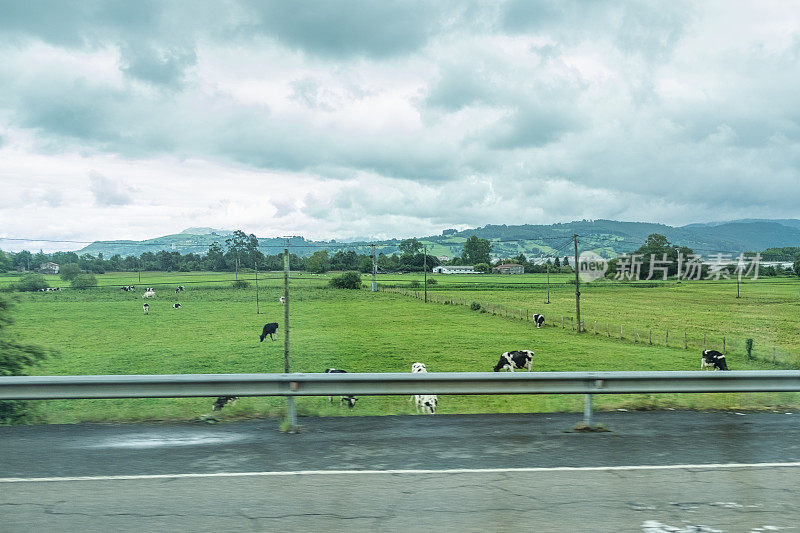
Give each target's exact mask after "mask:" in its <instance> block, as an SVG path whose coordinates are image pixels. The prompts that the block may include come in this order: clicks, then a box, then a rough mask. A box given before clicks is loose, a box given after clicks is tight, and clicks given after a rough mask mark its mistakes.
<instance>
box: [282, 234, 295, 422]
mask: <svg viewBox="0 0 800 533" xmlns="http://www.w3.org/2000/svg"><path fill="white" fill-rule="evenodd" d="M283 300H284V302H283V371H284V373H286V374H288V373H289V239H288V238H287V239H286V248H285V249H284V250H283ZM286 403H287V423H288V426H289V428H288V431H289V432H294V431H295V429H296V428H297V412H296V411H295V408H294V396H287V397H286Z"/></svg>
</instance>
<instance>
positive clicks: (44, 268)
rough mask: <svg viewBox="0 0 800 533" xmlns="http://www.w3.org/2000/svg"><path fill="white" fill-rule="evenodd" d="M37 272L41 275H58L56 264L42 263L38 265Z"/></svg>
mask: <svg viewBox="0 0 800 533" xmlns="http://www.w3.org/2000/svg"><path fill="white" fill-rule="evenodd" d="M39 272H41V273H42V274H58V264H57V263H42V264H41V265H39Z"/></svg>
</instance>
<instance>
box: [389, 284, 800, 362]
mask: <svg viewBox="0 0 800 533" xmlns="http://www.w3.org/2000/svg"><path fill="white" fill-rule="evenodd" d="M544 277H545V276H544V275H542V274H529V275H523V276H486V277H484V276H463V277H460V276H457V275H449V276H444V275H439V276H435V279H436V281H437V283H436V284H435V285H433V286H429V287H428V298H429V301H435V302H439V301H453V302H456V303H459V304H466V305H469V304H470V303H471V302H478V303H480V304H481V305H482V306H483V307H484V308H485V309H487V310H489V311H490V312H493V313H497V314H513V315H515V316H525V313H526V312H527V313H528V316H530V315H532V314H533V313H541V314H544V315H545V317H546V320H547V323H548V324H552V323H553V322H554V321H555V323H556V325H557V326H558V327H561V319H562V317H564V324H565V327H566V328H574V326H575V285H574V283H570V281H573V282H574V277H570V276H567V275H559V276H558V277H555V279H554V276H553V275H551V276H550V280H551V284H550V291H549V292H550V303H547V299H548V296H547V293H548V287H547V284H546V283H543V279H544ZM498 278H502V279H498ZM511 278H514V279H511ZM503 280H505V282H506V283H505V284H503ZM394 285H395V286H396V287H397V288H398V290H401V291H404V292H408V291H413V292H414V293H415V295H416V296H419V297H422V288H420V287H412V286H411V285H412V284H411V282H410V281H408V282H405V283H395V284H394ZM736 296H737V287H736V281H735V280H722V281H720V282H713V281H684V282H682V283H675V282H674V281H670V282H666V283H664V282H659V283H621V282H616V281H606V280H603V281H596V282H592V283H582V284H581V320H582V322H583V323H584V326H585V327H586V329H587V330H588V332H589V333H590V334H596V335H598V336H603V337H612V338H617V339H620V327H622V340H623V341H625V342H634V340H635V341H636V342H637V343H646V344H649V342H650V340H651V338H652V342H653V343H654V344H660V345H665V344H666V343H667V340H669V345H670V346H675V347H678V346H679V347H683V346H684V339H685V342H686V345H688V347H689V348H691V349H693V350H694V349H702V348H703V347H708V348H713V349H718V350H722V347H723V337H724V338H725V347H726V351H727V352H728V353H734V354H746V351H745V341H746V339H748V338H752V339H753V341H754V348H753V352H752V353H753V355H754V356H755V357H757V358H759V359H763V360H769V361H772V355H773V350H772V348H773V347H775V352H774V353H775V359H776V362H783V363H784V364H786V365H790V366H792V365H794V366H797V365H798V363H800V359H798V354H799V352H800V350H799V348H800V327H798V326H799V325H800V278H797V277H780V278H760V279H758V280H743V281H742V283H741V284H740V287H739V296H740V297H739V298H737V297H736ZM667 333H669V339H667ZM651 335H652V337H651ZM634 337H635V339H634Z"/></svg>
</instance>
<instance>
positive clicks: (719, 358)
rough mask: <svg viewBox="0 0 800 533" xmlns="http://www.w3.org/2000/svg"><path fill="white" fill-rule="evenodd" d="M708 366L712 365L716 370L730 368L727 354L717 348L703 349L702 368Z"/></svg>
mask: <svg viewBox="0 0 800 533" xmlns="http://www.w3.org/2000/svg"><path fill="white" fill-rule="evenodd" d="M706 367H712V368H713V369H714V370H728V364H727V363H726V362H725V355H723V354H722V353H721V352H718V351H716V350H703V355H702V357H701V358H700V370H703V369H704V368H706Z"/></svg>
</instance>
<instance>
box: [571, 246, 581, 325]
mask: <svg viewBox="0 0 800 533" xmlns="http://www.w3.org/2000/svg"><path fill="white" fill-rule="evenodd" d="M572 238H573V240H574V241H575V263H574V264H573V269H574V270H575V318H576V320H577V321H578V322H577V324H576V326H575V331H577V332H578V333H580V332H581V280H580V278H579V277H578V235H577V234H574V235H573V236H572Z"/></svg>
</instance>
